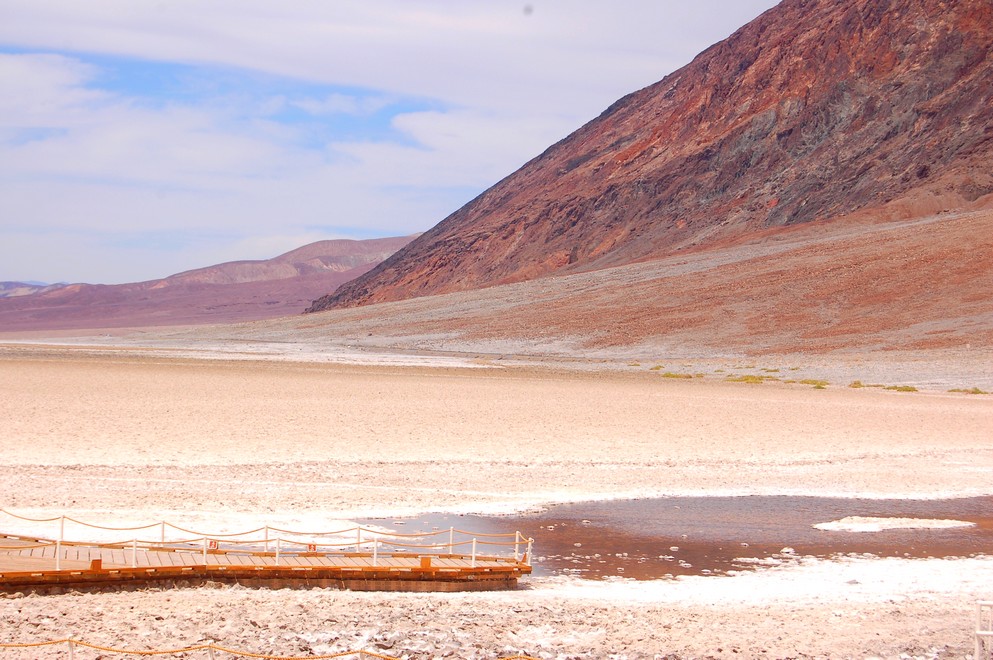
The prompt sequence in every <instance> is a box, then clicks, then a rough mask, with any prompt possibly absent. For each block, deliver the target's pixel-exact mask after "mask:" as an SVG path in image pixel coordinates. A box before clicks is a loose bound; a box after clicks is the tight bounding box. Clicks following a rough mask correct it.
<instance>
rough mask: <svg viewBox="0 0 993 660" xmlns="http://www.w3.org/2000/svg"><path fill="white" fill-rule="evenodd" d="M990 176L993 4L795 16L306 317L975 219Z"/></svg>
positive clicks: (872, 1)
mask: <svg viewBox="0 0 993 660" xmlns="http://www.w3.org/2000/svg"><path fill="white" fill-rule="evenodd" d="M991 160H993V3H991V2H989V0H953V1H946V0H850V1H846V2H838V1H837V0H784V2H782V3H781V4H780V5H778V6H777V7H775V8H773V9H771V10H769V11H768V12H766V13H765V14H763V15H762V16H760V17H758V18H757V19H756V20H754V21H753V22H751V23H749V24H748V25H746V26H745V27H743V28H741V29H740V30H739V31H737V32H736V33H735V34H733V35H732V36H731V37H729V38H728V39H727V40H725V41H723V42H721V43H719V44H716V45H715V46H713V47H711V48H709V49H708V50H706V51H704V52H703V53H702V54H700V55H699V56H698V57H697V58H696V59H695V60H694V61H693V62H691V63H690V64H689V65H687V66H686V67H684V68H682V69H680V70H678V71H676V72H675V73H673V74H671V75H669V76H667V77H666V78H664V79H663V80H662V81H660V82H658V83H656V84H655V85H652V86H650V87H647V88H645V89H643V90H641V91H639V92H636V93H634V94H631V95H629V96H626V97H624V98H623V99H621V100H619V101H618V102H617V103H615V104H614V105H612V106H611V107H610V108H608V109H607V110H606V111H605V112H604V113H603V114H602V115H601V116H600V117H599V118H597V119H596V120H594V121H592V122H590V123H589V124H587V125H586V126H584V127H582V128H581V129H579V130H578V131H576V132H575V133H573V134H572V135H570V136H569V137H567V138H565V139H564V140H562V141H561V142H559V143H557V144H555V145H554V146H552V147H550V148H549V149H548V150H547V151H545V152H544V153H543V154H541V155H540V156H538V157H537V158H535V159H534V160H532V161H530V162H529V163H527V164H526V165H525V166H524V167H522V168H521V169H520V170H518V171H517V172H515V173H513V174H512V175H510V176H509V177H507V178H506V179H504V180H503V181H501V182H499V183H498V184H496V185H495V186H493V187H492V188H490V189H489V190H487V191H486V192H484V193H483V194H482V195H480V196H479V197H478V198H476V199H475V200H473V201H472V202H471V203H469V204H468V205H466V206H465V207H463V208H461V209H460V210H458V211H456V212H455V213H454V214H452V215H451V216H449V217H448V218H446V219H445V220H444V221H442V222H441V223H440V224H438V225H437V226H436V227H434V228H433V229H432V230H430V231H428V232H427V233H425V234H424V235H422V236H421V237H420V238H419V239H417V240H416V241H414V242H412V243H411V244H410V245H408V246H407V247H406V248H405V249H403V250H401V251H400V252H398V253H397V254H396V255H394V256H393V257H391V258H390V259H387V260H386V261H385V262H383V263H382V264H380V265H379V266H378V267H376V268H375V269H373V270H371V271H370V272H369V273H367V274H366V275H364V276H362V277H359V278H357V279H355V280H353V281H351V282H349V283H348V284H346V285H344V286H342V287H340V288H339V289H338V290H337V291H336V292H335V293H333V294H331V295H327V296H324V297H323V298H321V299H319V300H317V301H316V302H315V303H314V304H313V305H312V306H311V308H310V311H320V310H323V309H328V308H332V307H350V306H355V305H361V304H366V303H372V302H382V301H391V300H400V299H404V298H410V297H417V296H425V295H432V294H438V293H445V292H453V291H460V290H469V289H474V288H480V287H488V286H492V285H497V284H503V283H511V282H517V281H523V280H529V279H532V278H536V277H541V276H545V275H550V274H567V273H572V272H579V271H588V270H593V269H599V268H605V267H610V266H616V265H622V264H629V263H635V262H639V261H645V260H650V259H658V258H663V257H667V256H670V255H674V254H679V253H681V252H685V251H687V250H691V249H701V248H704V247H708V246H710V247H713V246H717V245H720V244H722V242H726V241H737V240H740V239H741V238H742V237H745V236H747V235H749V234H751V233H754V232H760V231H764V230H766V229H769V228H775V227H783V226H792V225H799V224H804V223H811V222H820V221H824V220H829V219H832V218H837V217H841V216H845V215H848V214H852V213H853V212H859V211H862V212H866V211H869V210H876V209H881V208H882V207H883V206H884V205H885V207H886V210H885V212H882V211H881V212H880V215H881V216H885V218H894V217H898V218H900V217H902V218H914V217H923V216H925V215H929V214H932V213H935V212H938V211H942V210H945V209H957V208H965V207H967V206H969V205H970V204H971V203H972V202H975V201H977V200H979V198H981V197H983V196H985V195H989V194H990V193H993V168H990V167H989V163H990V162H991ZM980 201H981V200H980ZM855 257H857V255H853V258H855Z"/></svg>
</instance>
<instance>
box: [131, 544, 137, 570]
mask: <svg viewBox="0 0 993 660" xmlns="http://www.w3.org/2000/svg"><path fill="white" fill-rule="evenodd" d="M131 568H138V539H131Z"/></svg>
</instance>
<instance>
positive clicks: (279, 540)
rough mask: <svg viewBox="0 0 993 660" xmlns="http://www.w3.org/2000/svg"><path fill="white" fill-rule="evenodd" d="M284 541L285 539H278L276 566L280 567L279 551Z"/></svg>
mask: <svg viewBox="0 0 993 660" xmlns="http://www.w3.org/2000/svg"><path fill="white" fill-rule="evenodd" d="M282 541H283V539H281V538H279V537H278V536H277V537H276V566H279V551H280V550H281V549H282V547H283V543H282Z"/></svg>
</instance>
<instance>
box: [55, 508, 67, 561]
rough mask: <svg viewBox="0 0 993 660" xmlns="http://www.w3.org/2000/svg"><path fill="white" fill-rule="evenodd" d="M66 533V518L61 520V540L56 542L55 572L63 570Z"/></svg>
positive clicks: (63, 517)
mask: <svg viewBox="0 0 993 660" xmlns="http://www.w3.org/2000/svg"><path fill="white" fill-rule="evenodd" d="M65 533H66V517H65V516H64V515H63V516H62V517H61V518H59V539H58V540H57V541H56V542H55V570H57V571H61V570H62V541H63V539H64V538H65Z"/></svg>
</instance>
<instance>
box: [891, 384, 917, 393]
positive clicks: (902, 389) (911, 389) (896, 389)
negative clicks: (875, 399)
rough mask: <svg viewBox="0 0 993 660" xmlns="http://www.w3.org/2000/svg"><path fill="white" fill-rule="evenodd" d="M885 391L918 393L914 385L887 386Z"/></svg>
mask: <svg viewBox="0 0 993 660" xmlns="http://www.w3.org/2000/svg"><path fill="white" fill-rule="evenodd" d="M883 389H884V390H893V391H894V392H916V391H917V388H916V387H914V386H913V385H887V386H886V387H884V388H883Z"/></svg>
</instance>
